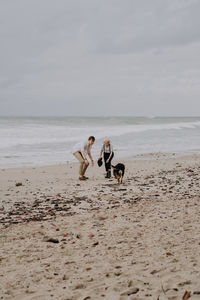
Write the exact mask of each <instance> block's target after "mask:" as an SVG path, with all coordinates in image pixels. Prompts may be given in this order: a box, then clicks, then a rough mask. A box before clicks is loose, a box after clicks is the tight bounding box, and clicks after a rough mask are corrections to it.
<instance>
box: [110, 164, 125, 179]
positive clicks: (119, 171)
mask: <svg viewBox="0 0 200 300" xmlns="http://www.w3.org/2000/svg"><path fill="white" fill-rule="evenodd" d="M112 168H113V176H114V177H115V178H116V179H117V181H118V184H120V183H122V180H123V177H124V172H125V165H124V164H121V163H119V164H117V165H116V166H112Z"/></svg>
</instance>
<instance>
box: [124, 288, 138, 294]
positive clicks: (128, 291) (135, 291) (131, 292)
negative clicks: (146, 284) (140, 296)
mask: <svg viewBox="0 0 200 300" xmlns="http://www.w3.org/2000/svg"><path fill="white" fill-rule="evenodd" d="M138 292H139V288H130V289H128V290H126V291H124V292H122V293H121V294H120V296H130V295H133V294H137V293H138Z"/></svg>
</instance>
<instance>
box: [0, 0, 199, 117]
mask: <svg viewBox="0 0 200 300" xmlns="http://www.w3.org/2000/svg"><path fill="white" fill-rule="evenodd" d="M199 9H200V2H199V1H198V0H187V1H186V0H174V1H171V0H166V1H162V0H124V1H121V0H84V1H82V0H73V1H66V0H59V1H57V2H55V1H54V0H43V1H39V0H19V1H7V0H3V1H1V3H0V24H1V26H0V39H1V41H2V43H1V45H2V46H1V54H0V65H1V68H0V114H18V115H19V114H28V115H30V114H34V115H35V114H36V115H37V114H39V115H43V114H45V115H46V114H50V115H53V114H57V115H60V114H61V115H63V114H68V115H70V114H72V115H76V114H79V115H80V114H82V113H83V114H89V115H92V114H101V115H102V114H112V115H113V114H117V115H120V114H121V113H122V114H126V115H127V114H130V113H133V114H134V115H136V114H139V115H142V114H154V115H155V114H188V113H189V114H193V113H194V112H195V113H196V111H197V108H198V109H199V108H200V104H198V95H199V92H200V82H199V75H200V74H199V73H200V68H199V67H200V66H199V59H198V57H199V51H200V40H199V39H200V34H199V28H200V20H199V15H198V12H199ZM171 99H173V107H172V105H171V102H172V100H171ZM181 101H182V105H181V107H180V103H181ZM191 103H193V106H194V107H195V109H193V108H192V107H191Z"/></svg>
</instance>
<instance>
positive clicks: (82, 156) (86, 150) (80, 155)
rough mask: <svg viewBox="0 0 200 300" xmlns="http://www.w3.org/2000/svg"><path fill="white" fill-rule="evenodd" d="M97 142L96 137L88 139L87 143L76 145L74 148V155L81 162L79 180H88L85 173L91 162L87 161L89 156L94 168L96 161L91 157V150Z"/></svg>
mask: <svg viewBox="0 0 200 300" xmlns="http://www.w3.org/2000/svg"><path fill="white" fill-rule="evenodd" d="M94 142H95V137H94V136H90V137H89V138H88V141H86V142H85V143H82V144H81V143H79V144H76V145H75V146H74V148H73V155H74V156H75V157H76V158H77V159H78V161H79V162H80V168H79V180H86V179H88V177H86V176H85V171H86V170H87V167H88V166H89V162H88V159H87V155H88V156H89V158H90V160H91V162H92V166H94V161H93V158H92V155H91V148H92V145H93V144H94Z"/></svg>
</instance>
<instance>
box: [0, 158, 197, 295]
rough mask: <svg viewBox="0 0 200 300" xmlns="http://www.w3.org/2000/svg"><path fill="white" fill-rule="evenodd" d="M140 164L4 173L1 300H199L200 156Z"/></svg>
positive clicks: (1, 179)
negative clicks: (120, 174)
mask: <svg viewBox="0 0 200 300" xmlns="http://www.w3.org/2000/svg"><path fill="white" fill-rule="evenodd" d="M138 158H140V159H141V160H133V159H129V160H126V161H125V164H126V174H125V178H124V183H123V184H122V185H117V184H116V181H115V180H114V179H113V178H112V179H111V180H106V179H105V178H104V170H103V168H98V167H97V166H95V167H94V168H92V167H89V169H88V172H87V175H88V176H89V177H90V179H89V180H87V181H84V182H80V181H78V180H77V171H78V164H65V165H58V166H48V167H36V168H21V169H20V168H19V169H5V170H0V176H1V177H0V299H12V300H15V299H16V300H17V299H18V300H22V299H27V300H28V299H31V300H33V299H34V300H36V299H41V300H46V299H61V300H64V299H65V300H67V299H71V300H72V299H80V300H83V299H85V300H86V299H95V300H96V299H97V300H98V299H114V300H117V299H121V300H123V299H132V300H133V299H135V300H136V299H137V300H139V299H141V300H142V299H155V300H156V299H157V300H158V299H159V300H162V299H163V300H164V299H183V295H184V293H185V291H188V292H191V293H188V296H187V295H186V296H185V298H184V299H188V297H189V295H190V298H191V299H192V300H195V299H200V255H199V253H200V238H199V237H200V201H199V200H200V185H199V182H200V181H199V179H200V176H199V175H200V155H191V156H185V157H173V156H172V157H170V158H169V157H168V156H167V155H161V154H151V155H144V156H140V157H138ZM16 183H22V185H18V186H16ZM198 292H199V294H198Z"/></svg>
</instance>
